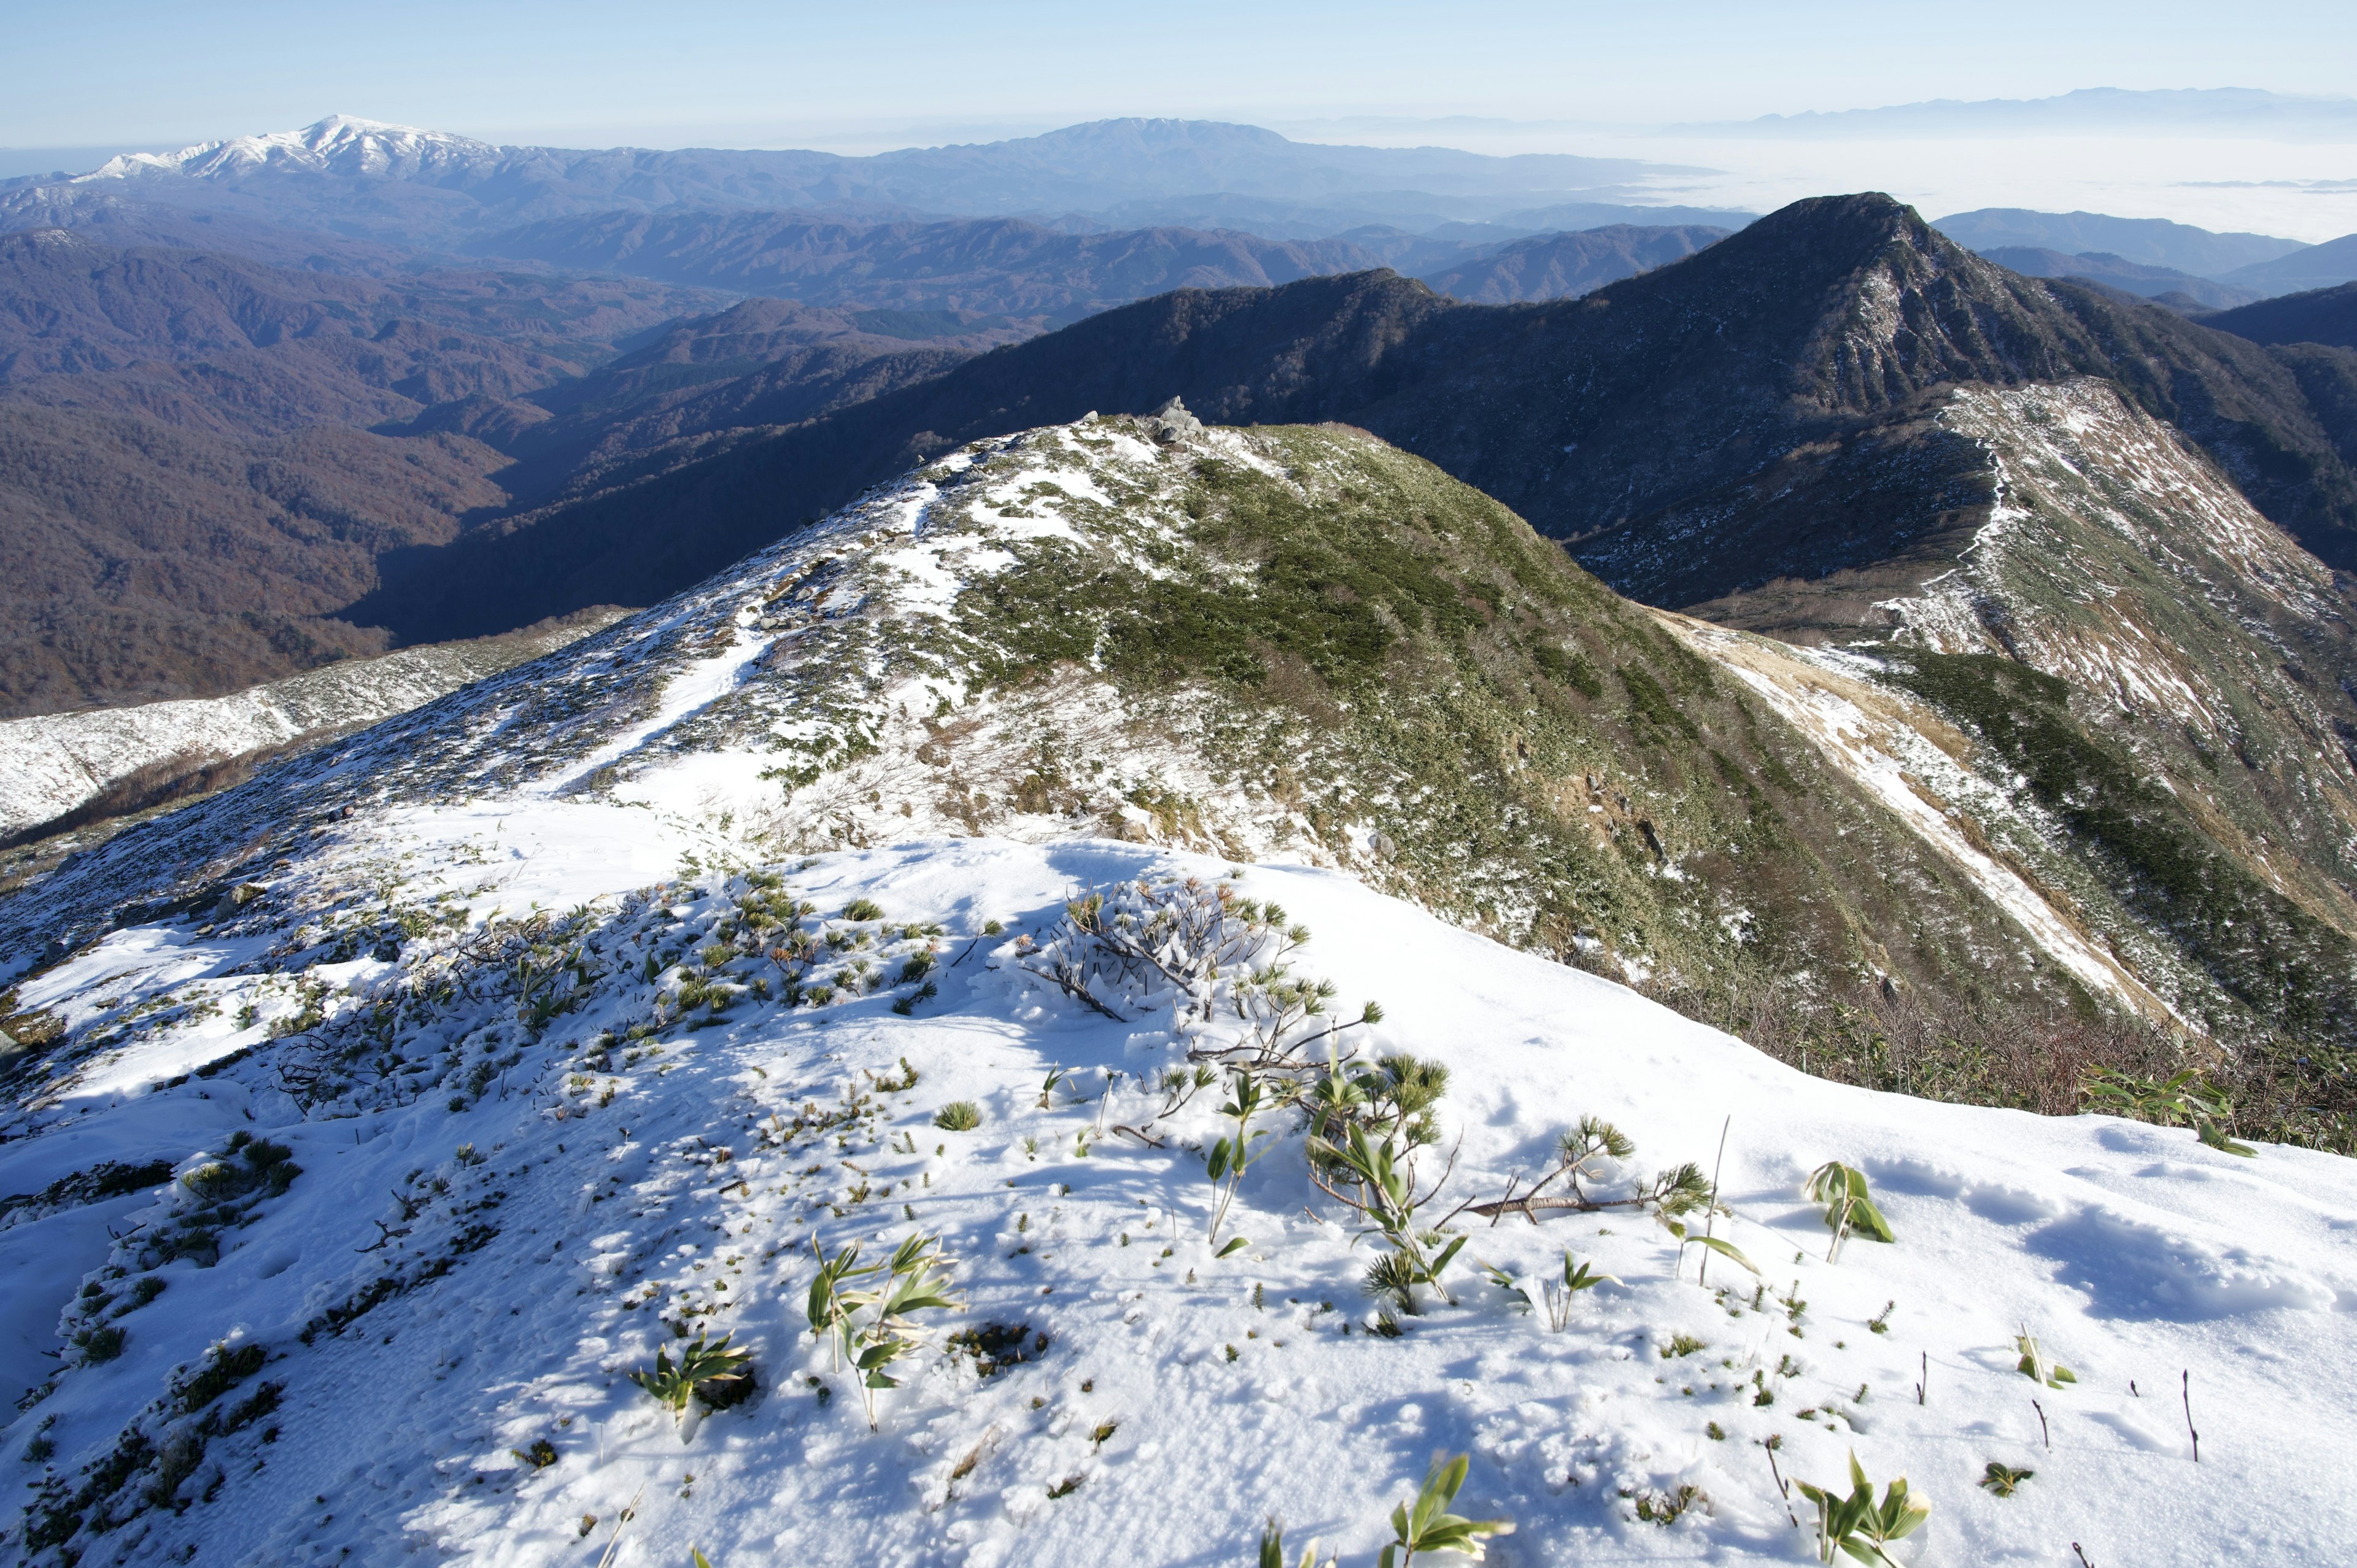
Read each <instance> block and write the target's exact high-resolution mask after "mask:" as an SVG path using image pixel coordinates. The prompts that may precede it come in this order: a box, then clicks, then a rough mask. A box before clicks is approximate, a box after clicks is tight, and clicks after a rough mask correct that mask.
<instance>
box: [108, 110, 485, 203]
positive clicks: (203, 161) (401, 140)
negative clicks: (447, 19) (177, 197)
mask: <svg viewBox="0 0 2357 1568" xmlns="http://www.w3.org/2000/svg"><path fill="white" fill-rule="evenodd" d="M499 156H500V148H498V147H496V146H493V145H491V144H490V143H489V142H478V141H475V140H474V139H472V138H471V137H467V136H454V135H449V134H445V133H443V132H439V131H421V130H418V129H417V128H416V127H414V126H411V125H391V124H383V123H382V122H380V121H375V120H361V119H355V118H354V117H352V116H350V115H349V114H330V115H328V117H327V118H326V119H324V120H320V121H317V122H316V123H314V124H309V125H306V126H304V127H303V128H302V129H301V130H299V131H273V132H269V133H267V134H263V135H258V136H234V137H231V138H230V139H229V140H226V141H220V142H200V143H199V144H198V145H195V146H192V147H183V148H181V149H180V150H179V151H178V152H176V153H126V154H124V155H122V156H117V157H113V158H109V159H108V160H107V161H106V162H105V163H103V164H102V165H100V166H98V167H97V168H94V169H92V170H91V171H90V172H89V173H88V174H81V175H76V176H75V177H73V178H72V179H71V180H70V181H69V182H68V183H70V184H74V185H85V184H90V183H91V182H94V181H98V180H118V179H135V178H138V177H143V176H153V175H178V176H181V177H187V178H190V179H224V178H231V177H237V176H239V175H243V174H248V173H251V172H253V170H255V169H259V168H277V169H305V170H310V171H313V172H316V173H323V174H339V175H350V176H379V177H415V176H417V175H419V174H425V173H432V172H435V171H436V170H437V169H440V168H445V167H452V166H457V167H465V166H473V165H477V164H480V163H483V162H486V161H490V160H494V159H497V158H498V157H499Z"/></svg>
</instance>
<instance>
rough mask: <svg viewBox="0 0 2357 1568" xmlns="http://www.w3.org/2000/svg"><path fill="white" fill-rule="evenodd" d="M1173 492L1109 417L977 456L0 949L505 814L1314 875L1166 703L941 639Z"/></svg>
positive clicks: (134, 869) (991, 445)
mask: <svg viewBox="0 0 2357 1568" xmlns="http://www.w3.org/2000/svg"><path fill="white" fill-rule="evenodd" d="M1192 440H1193V446H1191V447H1189V453H1191V454H1192V455H1195V456H1222V457H1224V458H1226V459H1227V460H1230V461H1232V462H1235V463H1238V464H1242V465H1246V466H1251V465H1260V466H1263V467H1265V466H1266V465H1267V459H1266V458H1265V457H1263V456H1259V455H1258V454H1257V453H1256V452H1255V450H1254V446H1253V444H1252V442H1251V440H1250V439H1249V438H1247V437H1245V436H1243V435H1239V434H1237V433H1234V432H1228V431H1217V430H1213V431H1201V432H1200V434H1199V435H1196V436H1194V437H1193V438H1192ZM1183 460H1184V459H1183V456H1182V459H1181V460H1180V461H1181V463H1183ZM1179 472H1180V467H1174V460H1173V459H1172V458H1171V457H1169V456H1166V455H1165V453H1164V451H1163V450H1162V449H1160V448H1157V446H1154V445H1152V444H1151V443H1149V442H1148V441H1146V440H1145V439H1142V438H1141V436H1140V435H1138V434H1137V433H1136V430H1135V424H1134V423H1133V422H1130V421H1126V420H1108V421H1097V420H1094V419H1093V417H1092V418H1091V419H1088V420H1083V421H1081V422H1078V423H1077V424H1073V425H1070V426H1049V427H1046V428H1044V429H1041V430H1038V431H1033V432H1028V433H1027V434H1025V435H1020V436H1015V437H1005V438H996V439H993V440H989V441H985V442H981V443H978V444H976V446H974V447H973V448H971V449H969V450H967V451H965V452H963V453H959V454H953V455H952V456H949V457H946V458H944V459H942V460H941V461H940V462H937V463H935V464H933V465H931V466H930V467H927V468H925V469H922V470H920V471H919V472H917V473H915V474H912V475H910V476H909V477H907V478H903V479H901V480H899V481H897V482H895V483H893V484H890V485H887V486H883V487H880V488H879V489H877V490H875V491H873V492H871V493H870V494H869V495H867V496H866V497H863V498H862V499H860V500H859V501H858V502H856V503H855V504H854V505H853V506H851V507H849V508H846V509H845V510H844V511H843V512H841V513H839V514H837V515H836V516H835V517H834V518H831V519H828V520H827V521H823V522H822V523H820V524H818V525H815V526H814V527H813V528H811V529H807V530H804V531H802V532H798V533H796V534H794V535H792V536H791V537H790V538H789V539H787V540H785V541H783V542H780V543H779V544H777V545H774V546H772V547H770V549H768V550H765V551H762V552H760V553H757V554H755V555H752V556H750V557H748V558H747V559H746V560H745V561H743V562H741V563H739V564H737V566H735V567H733V568H731V569H729V570H728V571H726V572H723V573H721V574H719V575H716V576H715V577H713V578H711V579H709V580H708V581H706V582H705V583H704V584H701V585H697V586H696V587H695V588H693V589H690V590H688V591H687V592H686V593H683V594H682V595H679V596H676V597H674V598H673V599H672V600H670V601H668V602H667V603H665V604H663V605H661V606H657V607H654V608H653V609H651V610H648V611H645V612H643V613H641V614H640V615H636V616H633V617H631V618H628V619H626V620H624V621H622V622H620V623H619V624H617V625H615V626H613V627H611V628H608V629H607V630H606V631H603V632H600V633H598V634H597V635H595V636H592V637H588V638H585V639H582V640H580V641H578V642H575V643H573V644H571V645H569V646H568V647H566V648H565V649H563V650H559V651H557V652H554V653H551V654H548V655H545V656H544V657H542V658H539V659H536V660H533V661H531V662H530V663H528V664H524V665H522V666H520V667H518V668H516V669H513V670H511V671H506V672H504V673H502V674H500V675H495V676H492V677H490V678H489V679H486V680H481V681H478V682H475V683H473V684H472V685H469V686H467V687H465V688H464V689H462V690H460V691H458V692H456V693H452V694H450V695H449V696H447V697H445V698H442V699H440V700H439V701H436V702H433V703H427V704H425V705H424V706H422V707H419V708H416V709H414V710H411V711H410V712H408V713H406V714H401V715H398V716H396V717H394V718H393V719H392V720H390V721H388V722H386V723H384V724H382V725H379V726H378V727H376V728H375V729H372V730H371V731H368V732H367V733H365V734H363V735H361V736H355V737H353V738H352V739H350V741H346V742H340V743H337V744H333V745H330V746H327V747H324V748H322V749H320V750H319V751H317V752H316V753H313V754H312V755H310V756H307V757H302V758H298V759H296V760H295V761H294V762H292V763H289V764H287V765H285V766H283V767H281V768H278V769H276V770H275V771H274V773H273V774H272V775H270V776H269V777H268V778H267V779H263V780H260V781H257V785H256V786H255V787H253V788H250V789H245V790H242V791H238V792H235V793H234V794H232V795H231V796H227V797H223V798H221V799H219V800H214V801H209V802H207V803H206V804H205V805H204V806H201V807H199V808H197V809H195V810H192V811H187V812H183V813H179V814H178V815H177V816H175V817H173V818H171V819H167V821H166V822H160V823H157V824H155V826H154V830H153V832H149V833H143V834H134V835H128V836H127V838H126V840H125V841H124V842H121V843H110V844H108V845H106V846H103V847H102V848H101V849H99V850H97V851H94V852H92V853H91V854H90V855H88V856H86V857H85V858H84V860H83V862H82V863H81V865H79V866H78V867H76V868H75V871H74V873H73V875H72V876H71V878H70V880H69V882H68V883H67V884H64V885H61V886H58V887H56V888H53V889H51V890H50V893H49V897H47V898H45V899H43V900H42V901H41V902H40V904H39V906H38V908H35V907H33V906H32V904H31V902H30V901H28V900H27V899H23V898H19V899H16V900H15V901H13V902H12V903H11V904H9V905H6V906H0V940H8V941H10V943H11V945H17V946H19V950H20V954H21V951H22V948H21V944H22V943H23V942H24V940H25V938H26V936H27V934H29V933H31V932H35V931H47V932H48V934H49V935H56V934H59V933H57V932H56V931H55V929H54V928H55V927H56V926H57V924H58V921H59V916H60V914H61V913H62V914H63V916H64V919H65V922H66V924H67V925H68V926H69V927H71V926H73V925H76V924H80V923H82V922H94V921H96V920H97V919H99V918H102V916H103V912H104V910H105V909H106V908H112V907H113V905H114V904H115V903H117V902H119V901H120V900H122V899H124V898H126V897H152V896H153V895H154V894H155V893H156V892H158V891H160V890H161V886H162V884H163V883H166V882H168V881H169V880H170V879H171V878H172V877H174V876H175V875H187V874H188V873H189V872H191V871H194V870H195V869H196V868H198V867H199V866H202V865H207V864H208V863H215V862H217V863H218V864H216V865H214V866H213V869H212V871H211V872H210V873H209V875H215V876H218V875H222V874H225V872H226V871H227V870H228V868H229V867H230V865H231V861H230V860H226V859H221V857H222V856H224V855H231V854H235V853H238V852H237V846H238V845H241V844H253V843H259V842H260V841H261V840H262V839H277V840H281V841H285V839H286V835H287V834H288V833H290V832H291V833H293V834H295V835H296V837H297V838H299V837H301V836H302V835H304V834H307V833H308V832H310V831H311V829H310V827H308V826H306V825H303V824H319V823H325V822H331V821H335V820H339V818H340V816H342V815H344V814H348V813H349V812H350V811H356V810H365V811H386V810H389V809H394V808H401V807H415V806H436V805H447V804H454V803H457V802H459V801H462V800H476V799H484V798H492V799H499V798H507V797H511V796H513V797H519V798H553V799H565V800H576V801H578V802H581V803H584V804H588V803H592V802H597V803H607V804H615V805H635V806H642V807H655V808H658V809H662V810H665V811H675V812H680V813H683V814H684V815H685V816H687V817H690V818H692V819H694V821H696V822H700V823H703V824H705V827H706V828H707V829H709V830H710V831H711V832H715V833H716V834H717V835H719V836H720V837H721V838H723V839H725V840H727V841H730V842H733V843H738V844H739V845H740V846H741V845H744V844H748V843H761V844H765V845H767V846H769V847H770V849H771V850H774V851H783V850H791V849H802V850H809V849H817V848H827V847H834V846H837V845H843V844H862V843H882V842H888V841H891V840H895V839H900V838H907V837H912V836H920V835H923V834H927V833H933V832H975V831H981V830H982V829H984V828H985V827H987V828H989V829H990V830H991V831H993V832H1001V833H1004V834H1006V835H1007V836H1012V837H1016V838H1022V839H1031V838H1045V837H1070V836H1073V835H1075V834H1084V833H1088V832H1107V833H1114V834H1119V833H1122V832H1125V831H1126V832H1131V833H1132V834H1133V835H1134V836H1152V837H1155V838H1157V839H1161V840H1165V841H1168V840H1171V839H1172V838H1174V837H1175V838H1176V839H1177V841H1178V842H1184V843H1194V844H1196V845H1198V846H1199V847H1203V848H1206V849H1211V848H1218V849H1222V850H1224V851H1227V852H1230V853H1234V854H1245V855H1253V854H1267V853H1278V852H1285V851H1287V850H1288V849H1289V850H1291V851H1292V852H1293V853H1296V854H1305V855H1308V856H1310V857H1313V858H1315V857H1318V856H1319V855H1321V854H1323V852H1322V851H1321V850H1320V849H1319V848H1318V845H1317V843H1315V841H1314V839H1313V838H1312V837H1311V836H1309V835H1308V834H1307V833H1306V832H1304V831H1303V830H1304V828H1305V827H1306V824H1305V823H1303V822H1301V820H1300V818H1299V816H1298V813H1297V810H1296V808H1295V807H1293V806H1291V805H1289V804H1286V803H1285V802H1282V801H1277V800H1269V799H1267V798H1265V797H1253V796H1248V795H1246V794H1244V793H1243V792H1241V791H1239V790H1237V789H1233V788H1232V787H1229V786H1226V785H1222V783H1221V782H1220V781H1219V780H1218V779H1216V778H1214V777H1213V776H1212V774H1211V770H1210V768H1208V767H1207V765H1206V762H1205V760H1204V757H1203V755H1202V752H1201V750H1200V747H1196V746H1190V745H1188V744H1185V743H1184V742H1183V741H1182V740H1181V739H1179V738H1174V737H1173V736H1172V735H1171V734H1169V733H1168V725H1171V724H1180V725H1183V724H1184V722H1185V716H1186V715H1185V713H1184V701H1183V698H1182V699H1180V701H1179V705H1178V708H1177V709H1176V710H1174V711H1172V712H1168V713H1165V714H1161V715H1159V721H1158V723H1157V725H1156V726H1153V727H1151V728H1141V727H1140V726H1138V725H1135V724H1133V723H1132V722H1131V721H1132V719H1133V718H1134V716H1135V715H1133V714H1131V713H1129V712H1128V711H1127V710H1126V709H1125V706H1124V705H1123V703H1121V701H1120V699H1119V698H1118V697H1117V696H1115V695H1114V693H1113V692H1112V691H1111V689H1110V687H1109V686H1108V685H1107V684H1105V683H1104V682H1098V681H1095V680H1092V679H1091V678H1090V677H1089V676H1088V674H1087V672H1086V671H1077V672H1075V673H1074V675H1072V676H1071V678H1068V679H1065V680H1061V681H1056V682H1041V683H1035V684H1034V685H1032V686H1029V687H1027V688H1025V689H1024V690H1023V691H1021V692H1018V693H1014V694H1012V695H1007V694H1000V693H990V694H984V693H980V692H979V691H977V690H975V689H974V687H975V682H976V675H975V660H977V659H978V658H981V657H984V656H985V655H986V654H987V653H989V652H990V651H992V650H990V649H989V648H987V647H985V645H984V641H983V640H981V639H974V637H972V636H971V635H970V634H969V633H968V632H966V631H965V630H963V629H962V628H961V627H960V625H959V624H958V622H957V621H956V619H955V618H953V617H952V615H951V613H950V612H951V610H952V606H953V605H954V603H955V600H956V596H957V594H958V592H959V591H960V590H961V589H962V588H963V586H965V585H970V584H973V583H976V582H980V581H984V580H986V579H987V578H988V577H989V576H990V575H994V574H996V573H998V572H1002V571H1006V570H1008V569H1009V568H1011V567H1012V566H1014V565H1015V564H1016V563H1017V559H1018V556H1017V550H1019V549H1023V548H1028V547H1032V546H1037V545H1039V544H1041V543H1043V542H1045V543H1050V544H1071V545H1075V546H1079V545H1082V544H1083V543H1085V546H1086V547H1087V548H1089V549H1092V550H1101V551H1123V550H1127V549H1130V548H1131V547H1132V546H1135V545H1139V544H1142V543H1143V542H1145V541H1146V540H1147V539H1149V538H1151V537H1153V536H1155V535H1156V534H1157V532H1163V531H1167V529H1168V526H1169V524H1168V520H1167V519H1166V518H1164V517H1162V516H1161V513H1162V512H1163V511H1167V510H1168V509H1169V508H1170V507H1172V506H1173V505H1175V500H1174V497H1173V492H1174V489H1175V486H1176V482H1177V476H1178V474H1179ZM1043 734H1046V735H1050V736H1053V737H1054V739H1053V743H1052V744H1053V745H1054V746H1055V747H1056V748H1057V749H1058V754H1059V755H1060V756H1064V757H1071V758H1072V759H1073V762H1072V773H1073V778H1072V779H1071V784H1070V787H1069V788H1065V789H1059V790H1058V791H1057V796H1058V799H1057V800H1054V801H1052V802H1050V801H1049V800H1046V799H1045V798H1044V797H1041V798H1037V799H1033V798H1028V797H1027V796H1026V795H1025V792H1024V790H1023V789H1022V781H1023V779H1025V778H1026V777H1027V776H1028V775H1029V774H1031V773H1033V772H1036V771H1037V769H1038V767H1039V757H1040V754H1039V745H1040V741H1041V736H1042V735H1043ZM787 786H791V788H787ZM1179 795H1184V796H1186V797H1188V798H1189V800H1195V801H1200V802H1201V803H1202V805H1203V806H1204V808H1205V809H1204V810H1203V811H1201V812H1200V815H1190V816H1189V817H1188V818H1187V819H1185V820H1184V821H1180V820H1177V819H1172V820H1169V821H1167V822H1164V823H1163V824H1162V825H1161V826H1160V827H1158V828H1155V829H1153V830H1152V831H1151V832H1150V833H1149V821H1150V818H1151V811H1149V810H1148V809H1146V808H1143V807H1140V806H1139V805H1137V804H1136V803H1135V799H1134V797H1140V796H1143V797H1144V798H1146V799H1147V800H1156V799H1161V798H1166V797H1169V798H1175V797H1177V796H1179ZM1128 823H1135V824H1137V825H1136V826H1135V827H1134V828H1125V824H1128ZM289 842H291V841H289ZM248 853H251V852H248ZM275 853H276V852H273V855H274V854H275ZM740 853H742V851H741V849H740ZM265 858H269V857H265ZM41 940H48V936H43V937H42V938H40V939H39V940H35V941H33V943H32V946H33V948H34V949H36V950H38V947H39V945H40V941H41Z"/></svg>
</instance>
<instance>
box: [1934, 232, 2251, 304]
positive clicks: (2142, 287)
mask: <svg viewBox="0 0 2357 1568" xmlns="http://www.w3.org/2000/svg"><path fill="white" fill-rule="evenodd" d="M1980 253H1981V254H1982V255H1984V256H1986V257H1987V258H1988V259H1989V260H1990V261H1992V262H1995V263H1997V264H1998V265H1999V266H2002V267H2009V268H2011V269H2012V270H2013V271H2015V272H2018V273H2019V274H2022V275H2023V276H2025V277H2033V278H2087V279H2091V280H2093V282H2096V283H2100V284H2103V285H2105V286H2107V287H2111V288H2116V289H2120V290H2123V291H2125V292H2126V293H2128V294H2133V295H2138V296H2140V297H2142V298H2146V299H2158V300H2160V301H2161V302H2162V303H2164V304H2169V305H2172V306H2175V305H2179V302H2182V306H2183V307H2184V308H2189V309H2190V308H2192V307H2195V306H2199V307H2201V308H2203V309H2208V310H2222V309H2225V308H2227V307H2228V306H2236V305H2248V304H2250V303H2251V302H2252V301H2253V300H2255V299H2257V298H2258V297H2260V296H2259V295H2258V294H2257V293H2256V292H2255V291H2254V290H2251V289H2246V288H2233V287H2230V286H2228V285H2225V284H2222V283H2213V282H2212V281H2211V280H2210V279H2208V278H2201V277H2195V276H2194V275H2193V274H2191V273H2181V272H2179V271H2178V270H2177V269H2176V268H2175V267H2155V266H2147V265H2146V264H2144V263H2139V262H2131V261H2129V260H2128V259H2127V258H2126V257H2125V256H2115V255H2112V254H2111V253H2109V252H2104V251H2090V252H2086V253H2085V254H2083V255H2077V256H2066V255H2064V254H2063V253H2062V252H2060V251H2049V250H2045V249H2043V248H2041V247H2039V246H2035V245H1998V246H1996V247H1994V248H1991V249H1985V250H1983V251H1982V252H1980Z"/></svg>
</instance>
